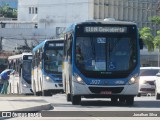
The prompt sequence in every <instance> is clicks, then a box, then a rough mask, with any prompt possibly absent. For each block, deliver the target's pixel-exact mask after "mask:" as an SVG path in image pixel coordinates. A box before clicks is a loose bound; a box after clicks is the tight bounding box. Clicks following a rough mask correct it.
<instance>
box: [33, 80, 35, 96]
mask: <svg viewBox="0 0 160 120" xmlns="http://www.w3.org/2000/svg"><path fill="white" fill-rule="evenodd" d="M33 94H34V95H36V86H35V80H34V82H33Z"/></svg>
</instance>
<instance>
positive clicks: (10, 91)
mask: <svg viewBox="0 0 160 120" xmlns="http://www.w3.org/2000/svg"><path fill="white" fill-rule="evenodd" d="M11 93H12V89H11V83H10V84H9V94H11Z"/></svg>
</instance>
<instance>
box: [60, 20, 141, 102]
mask: <svg viewBox="0 0 160 120" xmlns="http://www.w3.org/2000/svg"><path fill="white" fill-rule="evenodd" d="M141 43H142V42H140V40H139V36H138V30H137V26H136V24H135V23H132V22H122V21H114V20H109V21H85V22H79V23H75V24H72V25H70V26H69V27H67V28H66V30H65V32H64V61H63V69H62V71H63V85H64V86H63V89H64V92H65V93H66V97H67V101H71V102H72V104H73V105H76V104H80V102H81V98H82V97H84V98H111V101H112V102H113V103H115V102H124V103H125V104H128V105H132V104H133V103H134V96H136V95H137V94H138V79H139V71H140V48H142V47H143V45H142V44H141Z"/></svg>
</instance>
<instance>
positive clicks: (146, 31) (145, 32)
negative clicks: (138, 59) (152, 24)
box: [140, 27, 154, 52]
mask: <svg viewBox="0 0 160 120" xmlns="http://www.w3.org/2000/svg"><path fill="white" fill-rule="evenodd" d="M140 38H141V39H142V40H143V42H144V44H145V45H146V47H147V49H148V51H149V52H152V51H154V37H153V35H152V32H151V28H149V27H144V28H142V29H141V30H140Z"/></svg>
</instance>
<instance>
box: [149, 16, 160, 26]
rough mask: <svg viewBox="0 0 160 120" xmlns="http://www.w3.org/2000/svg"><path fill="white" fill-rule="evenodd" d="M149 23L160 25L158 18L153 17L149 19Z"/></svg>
mask: <svg viewBox="0 0 160 120" xmlns="http://www.w3.org/2000/svg"><path fill="white" fill-rule="evenodd" d="M150 20H151V22H153V23H155V24H157V25H160V16H153V17H151V18H150Z"/></svg>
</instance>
